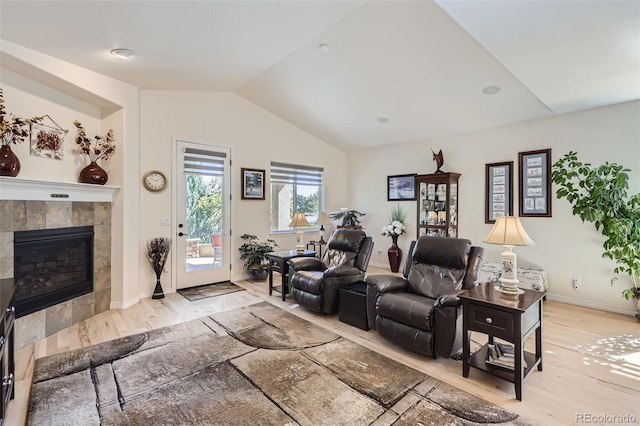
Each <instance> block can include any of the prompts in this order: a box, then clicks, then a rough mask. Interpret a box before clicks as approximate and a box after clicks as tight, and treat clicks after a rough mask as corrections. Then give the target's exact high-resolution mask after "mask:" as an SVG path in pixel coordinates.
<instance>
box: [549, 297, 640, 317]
mask: <svg viewBox="0 0 640 426" xmlns="http://www.w3.org/2000/svg"><path fill="white" fill-rule="evenodd" d="M547 299H549V300H554V301H556V302H562V303H566V304H568V305H576V306H583V307H585V308H592V309H599V310H601V311H607V312H615V313H617V314H624V315H635V314H636V311H635V309H625V308H621V307H619V306H614V305H608V304H605V303H598V302H593V301H591V300H579V299H574V298H572V297H567V296H558V295H555V294H550V293H547Z"/></svg>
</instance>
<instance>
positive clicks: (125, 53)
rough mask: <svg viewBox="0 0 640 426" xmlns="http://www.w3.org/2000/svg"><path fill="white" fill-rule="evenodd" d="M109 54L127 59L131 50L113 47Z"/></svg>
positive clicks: (131, 53)
mask: <svg viewBox="0 0 640 426" xmlns="http://www.w3.org/2000/svg"><path fill="white" fill-rule="evenodd" d="M111 54H112V55H113V56H115V57H116V58H120V59H129V57H130V56H131V55H133V51H132V50H129V49H113V50H112V51H111Z"/></svg>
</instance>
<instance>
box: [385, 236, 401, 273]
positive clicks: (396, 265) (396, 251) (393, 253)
mask: <svg viewBox="0 0 640 426" xmlns="http://www.w3.org/2000/svg"><path fill="white" fill-rule="evenodd" d="M391 241H392V243H391V247H389V250H388V251H387V254H388V255H389V266H391V272H398V270H399V269H400V262H401V261H402V250H401V249H400V247H398V236H397V235H392V236H391Z"/></svg>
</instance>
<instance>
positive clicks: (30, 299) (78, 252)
mask: <svg viewBox="0 0 640 426" xmlns="http://www.w3.org/2000/svg"><path fill="white" fill-rule="evenodd" d="M93 235H94V231H93V226H76V227H70V228H56V229H39V230H33V231H16V232H15V233H14V275H15V283H16V290H15V294H14V302H15V306H16V317H22V316H24V315H28V314H30V313H33V312H37V311H39V310H42V309H45V308H48V307H50V306H53V305H56V304H58V303H61V302H64V301H67V300H70V299H74V298H76V297H79V296H82V295H84V294H88V293H91V292H92V291H93Z"/></svg>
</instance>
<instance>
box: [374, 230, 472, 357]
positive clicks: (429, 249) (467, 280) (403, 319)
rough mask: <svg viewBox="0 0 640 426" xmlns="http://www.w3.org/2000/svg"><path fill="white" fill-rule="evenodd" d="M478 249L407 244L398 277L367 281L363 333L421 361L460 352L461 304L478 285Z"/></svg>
mask: <svg viewBox="0 0 640 426" xmlns="http://www.w3.org/2000/svg"><path fill="white" fill-rule="evenodd" d="M483 256H484V249H483V248H481V247H474V246H472V245H471V241H469V240H466V239H462V238H444V237H428V236H422V237H420V238H418V240H417V241H414V242H412V243H411V247H410V249H409V256H407V261H406V263H405V266H404V269H403V276H396V275H370V276H368V277H367V279H366V282H367V318H368V321H369V328H371V329H375V330H377V331H378V333H379V334H380V335H382V336H383V337H384V338H386V339H389V340H392V341H393V342H395V343H397V344H398V345H400V346H402V347H404V348H406V349H409V350H411V351H413V352H418V353H421V354H423V355H427V356H433V357H434V358H437V357H439V356H443V357H449V356H451V355H452V354H454V353H456V352H457V351H459V350H460V348H461V347H462V302H461V300H460V299H459V298H458V297H457V295H458V294H460V293H462V292H463V291H464V290H466V289H468V288H471V287H473V286H475V285H477V284H478V271H479V269H480V266H481V265H482V258H483Z"/></svg>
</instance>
